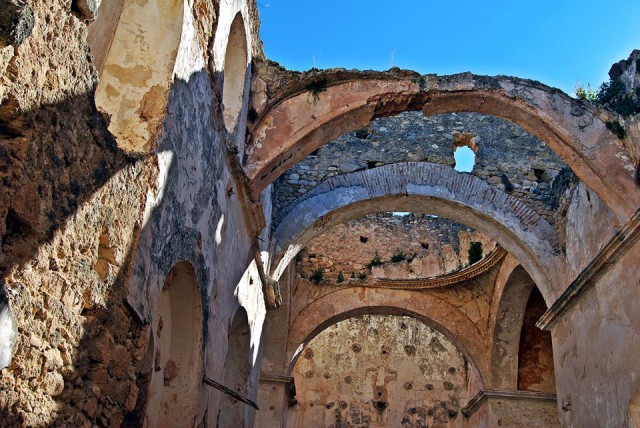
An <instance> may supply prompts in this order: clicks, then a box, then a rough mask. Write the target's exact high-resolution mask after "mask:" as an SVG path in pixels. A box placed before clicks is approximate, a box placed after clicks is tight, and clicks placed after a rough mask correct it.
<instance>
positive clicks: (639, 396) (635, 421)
mask: <svg viewBox="0 0 640 428" xmlns="http://www.w3.org/2000/svg"><path fill="white" fill-rule="evenodd" d="M629 426H630V427H637V426H640V386H638V388H637V389H636V392H635V394H633V397H631V401H630V402H629Z"/></svg>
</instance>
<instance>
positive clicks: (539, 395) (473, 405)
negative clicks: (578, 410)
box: [462, 389, 557, 418]
mask: <svg viewBox="0 0 640 428" xmlns="http://www.w3.org/2000/svg"><path fill="white" fill-rule="evenodd" d="M490 398H501V399H503V400H527V401H556V400H557V396H556V394H550V393H546V392H535V391H510V390H502V389H482V390H480V392H478V393H477V394H476V395H475V396H474V397H473V398H472V399H471V400H469V402H468V403H467V405H466V406H464V407H463V408H462V414H463V415H464V416H466V417H467V418H468V417H470V416H471V415H473V414H474V413H475V412H476V410H478V408H479V407H480V405H481V404H482V403H483V402H484V401H485V400H488V399H490Z"/></svg>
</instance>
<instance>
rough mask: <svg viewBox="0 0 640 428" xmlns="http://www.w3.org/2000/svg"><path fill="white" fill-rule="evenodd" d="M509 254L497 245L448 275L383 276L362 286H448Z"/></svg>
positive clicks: (484, 271)
mask: <svg viewBox="0 0 640 428" xmlns="http://www.w3.org/2000/svg"><path fill="white" fill-rule="evenodd" d="M506 255H507V251H506V250H505V249H503V248H502V247H500V246H496V249H495V250H493V251H492V252H491V253H489V255H488V256H487V257H485V258H483V259H482V260H480V261H479V262H477V263H475V264H473V265H471V266H469V267H467V268H465V269H462V270H461V271H459V272H455V273H451V274H448V275H443V276H439V277H436V278H412V279H386V278H381V279H378V280H377V281H376V282H374V283H371V284H361V285H358V286H361V287H376V288H394V289H399V290H425V289H431V288H440V287H447V286H450V285H454V284H458V283H460V282H462V281H468V280H470V279H473V278H476V277H478V276H480V275H482V274H484V273H486V272H487V271H489V270H490V269H491V268H493V267H494V266H496V265H497V264H498V263H500V262H501V261H502V259H504V258H505V256H506Z"/></svg>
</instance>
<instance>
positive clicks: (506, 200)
mask: <svg viewBox="0 0 640 428" xmlns="http://www.w3.org/2000/svg"><path fill="white" fill-rule="evenodd" d="M380 211H412V212H417V213H428V214H435V215H438V216H442V217H446V218H449V219H451V220H455V221H457V222H459V223H463V224H467V225H469V226H471V227H473V228H475V229H477V230H479V231H480V232H482V233H485V234H486V235H488V236H492V237H493V238H494V239H495V240H496V242H498V243H499V244H500V245H501V246H502V247H503V248H505V249H506V250H507V251H509V252H510V253H512V254H513V255H514V256H515V257H516V258H517V259H518V260H521V263H522V264H523V266H525V268H526V269H527V271H528V272H530V274H531V275H532V277H534V279H535V280H536V283H538V284H540V287H541V290H542V292H543V295H544V296H545V299H547V301H551V300H552V299H553V298H555V297H557V296H558V295H559V294H560V292H561V290H556V289H554V288H553V287H554V285H553V284H555V283H554V282H551V280H550V278H552V277H553V275H555V277H556V278H558V277H561V276H562V267H561V266H562V261H561V260H560V256H558V255H557V254H556V247H557V242H558V238H557V236H556V233H555V231H554V229H553V228H552V227H551V226H550V225H549V224H548V223H547V222H546V220H544V219H543V218H541V217H540V216H539V215H538V214H536V213H535V212H534V211H533V210H531V209H529V208H527V207H526V206H525V205H524V204H523V203H522V202H520V201H518V200H517V199H515V198H513V197H511V196H509V195H507V194H506V193H504V192H501V191H499V190H497V189H496V188H493V187H491V186H490V185H488V184H487V183H485V182H484V181H483V180H482V179H479V178H477V177H473V176H470V175H468V174H464V173H459V172H456V171H454V170H453V169H451V168H448V167H445V166H442V165H436V164H428V163H417V162H408V163H401V164H393V165H385V166H382V167H379V168H374V169H370V170H365V171H359V172H355V173H351V174H346V175H341V176H336V177H333V178H331V179H329V180H326V181H325V182H324V183H322V184H321V185H320V186H318V187H317V188H316V189H314V190H313V191H312V192H309V193H308V194H307V196H306V197H304V198H301V199H300V200H299V201H298V202H297V203H296V204H294V205H293V206H292V207H290V208H289V210H288V212H287V214H285V216H284V217H283V220H282V221H281V222H280V224H279V225H278V226H277V227H276V231H275V234H274V249H273V254H274V257H273V262H274V276H275V277H276V278H278V277H279V276H280V275H281V274H282V272H283V271H284V269H285V268H286V266H287V265H288V264H289V262H290V261H291V260H293V258H294V257H295V255H296V254H297V253H298V252H299V251H300V249H301V248H302V247H303V246H304V245H305V244H306V243H307V242H308V241H309V240H310V239H312V238H313V237H315V236H318V235H320V234H321V233H322V232H324V231H325V230H327V229H328V228H330V227H332V226H334V225H336V224H339V223H341V222H344V221H346V220H349V219H351V218H355V217H358V216H362V215H365V214H369V213H372V212H380ZM556 282H557V281H556Z"/></svg>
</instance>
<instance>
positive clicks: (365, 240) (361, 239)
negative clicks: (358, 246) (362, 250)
mask: <svg viewBox="0 0 640 428" xmlns="http://www.w3.org/2000/svg"><path fill="white" fill-rule="evenodd" d="M367 241H369V238H367V237H366V236H361V237H360V242H362V243H363V244H366V243H367Z"/></svg>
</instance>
